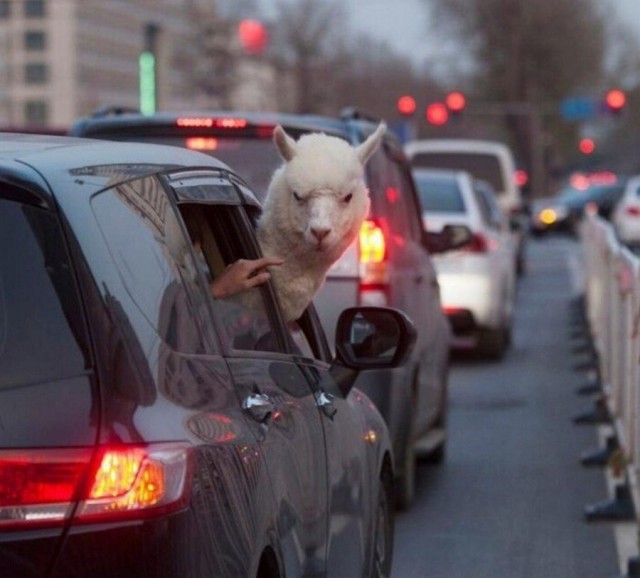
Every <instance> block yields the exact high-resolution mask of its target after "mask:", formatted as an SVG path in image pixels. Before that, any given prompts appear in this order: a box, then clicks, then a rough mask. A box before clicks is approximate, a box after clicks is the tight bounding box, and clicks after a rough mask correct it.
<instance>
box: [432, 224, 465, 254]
mask: <svg viewBox="0 0 640 578" xmlns="http://www.w3.org/2000/svg"><path fill="white" fill-rule="evenodd" d="M472 240H473V233H472V232H471V229H469V227H467V226H466V225H445V226H444V227H443V229H442V231H440V232H439V233H434V232H432V231H425V232H424V244H425V246H426V247H427V249H428V250H429V252H430V253H433V254H436V253H445V252H447V251H452V250H454V249H460V248H461V247H464V246H465V245H468V244H469V243H471V241H472Z"/></svg>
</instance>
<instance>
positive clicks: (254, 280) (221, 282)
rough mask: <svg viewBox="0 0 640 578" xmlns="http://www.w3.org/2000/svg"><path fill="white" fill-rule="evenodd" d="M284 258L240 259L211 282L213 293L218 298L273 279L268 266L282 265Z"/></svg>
mask: <svg viewBox="0 0 640 578" xmlns="http://www.w3.org/2000/svg"><path fill="white" fill-rule="evenodd" d="M283 263H284V259H277V258H273V257H262V258H260V259H251V260H249V259H238V260H237V261H236V262H235V263H230V264H229V265H227V267H226V268H225V270H224V271H223V272H222V274H221V275H220V276H219V277H217V278H216V279H215V280H214V281H213V283H211V293H212V294H213V296H214V297H215V298H216V299H221V298H224V297H229V296H230V295H235V294H236V293H240V292H241V291H246V290H247V289H251V288H252V287H256V286H258V285H262V284H263V283H265V282H266V281H268V280H269V279H271V273H269V271H267V269H266V267H270V266H273V265H282V264H283Z"/></svg>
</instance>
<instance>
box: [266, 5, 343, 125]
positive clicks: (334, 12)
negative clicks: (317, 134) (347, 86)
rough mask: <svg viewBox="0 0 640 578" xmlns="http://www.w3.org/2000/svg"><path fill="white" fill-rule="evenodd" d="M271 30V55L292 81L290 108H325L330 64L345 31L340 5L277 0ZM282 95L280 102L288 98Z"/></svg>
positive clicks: (337, 54) (340, 53)
mask: <svg viewBox="0 0 640 578" xmlns="http://www.w3.org/2000/svg"><path fill="white" fill-rule="evenodd" d="M272 30H273V32H272V35H271V48H270V51H271V55H272V58H273V59H274V62H275V64H276V66H277V67H278V68H279V69H280V70H281V71H286V73H287V75H288V76H289V77H290V79H291V82H292V85H293V92H294V95H293V102H292V103H291V108H292V110H291V112H297V113H305V112H322V111H325V110H326V109H327V108H328V107H329V104H328V102H329V100H330V97H331V85H332V81H333V78H334V76H333V74H334V73H333V70H334V68H333V66H334V63H336V62H337V61H340V60H341V58H342V57H343V55H344V50H343V49H344V43H343V41H342V39H343V38H345V37H346V36H347V34H348V19H347V14H346V12H345V10H344V8H343V7H342V5H340V4H338V3H337V2H333V1H331V2H318V1H317V0H298V1H295V0H279V2H278V3H277V4H276V15H275V25H274V26H273V27H272ZM284 85H285V86H286V83H284ZM284 96H285V98H283V102H287V100H291V99H290V98H288V99H287V98H286V96H289V97H290V95H284Z"/></svg>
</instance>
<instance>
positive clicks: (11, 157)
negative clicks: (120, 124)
mask: <svg viewBox="0 0 640 578" xmlns="http://www.w3.org/2000/svg"><path fill="white" fill-rule="evenodd" d="M180 167H205V168H211V169H222V170H225V171H230V170H231V169H229V167H228V166H227V165H225V164H224V163H222V162H221V161H219V160H217V159H215V158H213V157H211V156H209V155H205V154H202V153H198V152H195V151H190V150H187V149H180V148H177V147H172V146H167V145H156V144H146V143H145V144H140V143H133V142H126V143H125V142H123V143H121V142H113V141H104V140H94V139H84V138H75V137H69V136H52V135H35V134H18V133H0V180H2V181H4V182H11V183H13V184H15V185H20V186H21V187H24V188H28V189H29V190H31V192H32V193H37V195H38V196H39V197H40V200H41V202H43V203H44V204H47V205H48V204H50V203H51V200H52V197H53V196H55V197H56V198H60V197H61V196H70V195H74V194H85V195H91V194H93V193H95V192H97V191H99V190H101V189H103V188H104V187H105V186H107V185H110V186H113V185H114V184H117V182H122V181H125V180H129V179H131V178H133V177H136V176H140V175H142V174H149V173H155V172H160V171H164V170H167V169H170V168H180Z"/></svg>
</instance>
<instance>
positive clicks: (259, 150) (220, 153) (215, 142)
mask: <svg viewBox="0 0 640 578" xmlns="http://www.w3.org/2000/svg"><path fill="white" fill-rule="evenodd" d="M97 136H99V138H106V139H109V140H119V141H135V142H148V143H155V144H166V145H171V146H177V147H182V148H188V149H192V150H197V151H199V152H202V153H206V154H209V155H211V156H213V157H215V158H217V159H219V160H221V161H222V162H223V163H226V164H227V165H229V167H231V168H232V169H233V170H234V171H235V172H236V173H238V174H239V175H240V176H241V177H242V178H243V179H244V180H245V181H246V182H247V183H248V184H249V186H250V187H251V188H252V189H253V192H254V193H255V194H256V196H257V197H258V200H259V201H260V202H262V201H264V197H265V195H266V193H267V187H268V186H269V182H270V181H271V176H272V175H273V172H274V171H275V169H277V168H278V167H279V166H280V165H281V164H282V159H281V158H280V155H279V154H278V151H277V150H276V147H275V146H274V144H273V141H272V140H271V135H269V138H266V137H257V136H249V135H247V136H242V137H233V136H223V135H213V134H207V135H201V134H192V135H181V136H172V135H166V136H163V135H158V134H154V135H151V136H150V135H144V134H140V133H137V132H136V133H135V134H131V135H127V134H121V133H117V134H116V133H114V134H107V133H100V135H97Z"/></svg>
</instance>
